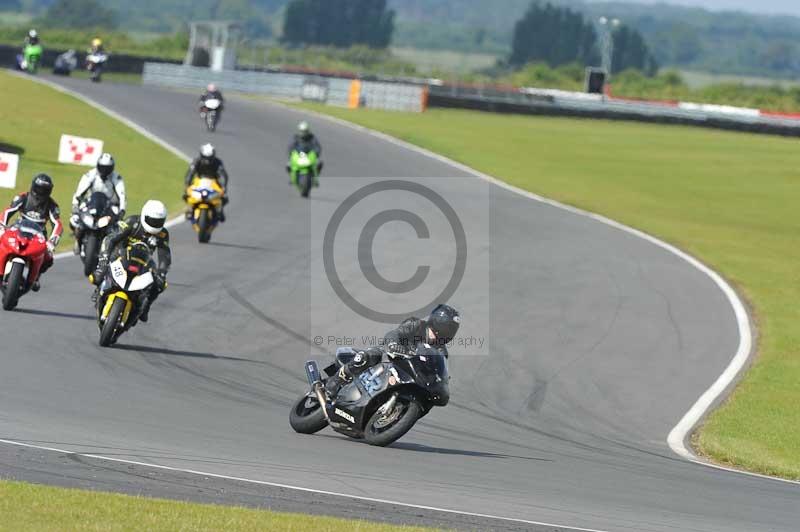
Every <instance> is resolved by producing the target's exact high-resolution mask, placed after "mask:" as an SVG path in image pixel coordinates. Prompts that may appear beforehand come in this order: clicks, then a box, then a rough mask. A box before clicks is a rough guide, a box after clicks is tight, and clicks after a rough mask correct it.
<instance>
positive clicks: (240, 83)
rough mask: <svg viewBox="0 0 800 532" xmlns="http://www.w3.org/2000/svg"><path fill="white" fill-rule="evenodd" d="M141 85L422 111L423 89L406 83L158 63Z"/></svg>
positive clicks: (147, 69) (148, 68)
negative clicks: (215, 88)
mask: <svg viewBox="0 0 800 532" xmlns="http://www.w3.org/2000/svg"><path fill="white" fill-rule="evenodd" d="M143 81H144V83H145V84H146V85H161V86H168V87H179V88H191V89H196V90H201V89H202V88H203V87H205V86H206V85H207V84H208V83H215V84H217V85H219V86H220V87H222V88H223V89H224V90H229V91H235V92H244V93H249V94H265V95H269V96H276V97H279V98H289V99H297V100H300V99H303V100H312V101H320V102H324V103H327V104H329V105H338V106H342V107H347V106H349V107H372V108H376V109H391V110H401V111H417V112H419V111H422V110H423V108H424V104H425V94H426V88H425V87H423V86H420V85H411V84H407V83H379V82H373V81H363V82H362V81H360V80H357V79H345V78H332V77H320V76H314V75H309V74H292V73H284V72H258V71H248V70H224V71H221V72H214V71H212V70H209V69H208V68H203V67H192V66H183V65H170V64H162V63H146V64H145V65H144V79H143Z"/></svg>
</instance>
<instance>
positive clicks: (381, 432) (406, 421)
mask: <svg viewBox="0 0 800 532" xmlns="http://www.w3.org/2000/svg"><path fill="white" fill-rule="evenodd" d="M406 401H407V402H406ZM406 401H404V400H403V399H402V398H398V399H397V403H396V404H395V408H400V407H401V405H404V406H405V410H404V411H403V412H401V413H400V417H399V418H398V419H397V420H396V421H394V422H392V423H391V424H390V425H388V426H387V427H385V428H376V426H375V425H376V423H378V422H379V420H380V419H381V417H382V416H381V414H380V412H378V411H376V412H375V413H374V414H372V416H371V417H370V418H369V421H368V422H367V426H366V427H365V428H364V440H365V441H366V442H367V443H369V444H370V445H376V446H378V447H385V446H387V445H389V444H392V443H394V442H396V441H397V440H399V439H400V438H402V437H403V436H404V435H405V433H406V432H408V431H409V430H411V427H413V426H414V423H416V422H417V420H418V419H419V418H420V417H421V416H422V406H420V404H419V403H418V402H416V401H414V400H413V399H412V400H410V401H408V400H406Z"/></svg>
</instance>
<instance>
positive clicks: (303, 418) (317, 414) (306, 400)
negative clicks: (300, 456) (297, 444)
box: [289, 395, 328, 434]
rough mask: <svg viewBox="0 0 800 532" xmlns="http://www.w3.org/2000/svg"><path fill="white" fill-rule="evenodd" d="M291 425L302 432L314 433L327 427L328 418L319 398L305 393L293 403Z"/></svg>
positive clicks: (290, 413)
mask: <svg viewBox="0 0 800 532" xmlns="http://www.w3.org/2000/svg"><path fill="white" fill-rule="evenodd" d="M289 425H291V426H292V428H293V429H294V431H295V432H299V433H300V434H314V433H315V432H319V431H320V430H322V429H324V428H325V427H327V426H328V420H327V419H325V412H323V411H322V407H321V406H320V404H319V401H317V398H316V397H309V396H308V395H304V396H303V397H301V398H300V399H298V400H297V401H295V403H294V404H293V405H292V411H291V412H289Z"/></svg>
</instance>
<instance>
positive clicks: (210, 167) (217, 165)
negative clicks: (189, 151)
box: [183, 144, 229, 222]
mask: <svg viewBox="0 0 800 532" xmlns="http://www.w3.org/2000/svg"><path fill="white" fill-rule="evenodd" d="M194 176H200V177H208V178H211V179H216V180H217V183H219V186H220V187H222V191H223V193H224V195H223V196H222V208H221V209H220V211H219V221H220V222H224V221H225V205H227V204H228V201H229V199H228V172H227V171H226V170H225V165H224V164H223V163H222V159H219V158H217V151H216V150H215V149H214V146H212V145H211V144H203V145H202V146H200V155H199V157H197V158H195V160H194V161H192V162H191V163H190V164H189V169H188V170H187V171H186V176H185V177H184V178H183V184H184V188H186V187H188V186H189V185H191V184H192V180H193V179H194ZM188 197H189V196H188V195H187V194H186V192H185V191H184V193H183V201H186V200H187V199H188ZM191 216H192V208H191V206H188V205H187V206H186V219H187V220H188V219H189V218H191Z"/></svg>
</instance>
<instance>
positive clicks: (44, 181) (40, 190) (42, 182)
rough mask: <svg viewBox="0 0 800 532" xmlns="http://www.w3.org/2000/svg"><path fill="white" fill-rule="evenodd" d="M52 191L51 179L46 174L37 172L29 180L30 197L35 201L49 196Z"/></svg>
mask: <svg viewBox="0 0 800 532" xmlns="http://www.w3.org/2000/svg"><path fill="white" fill-rule="evenodd" d="M52 192H53V180H52V179H51V178H50V176H49V175H47V174H39V175H37V176H36V177H34V178H33V181H32V182H31V192H30V194H31V197H32V198H33V200H34V201H36V202H37V203H38V202H40V201H44V200H46V199H48V198H49V197H50V194H51V193H52Z"/></svg>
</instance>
